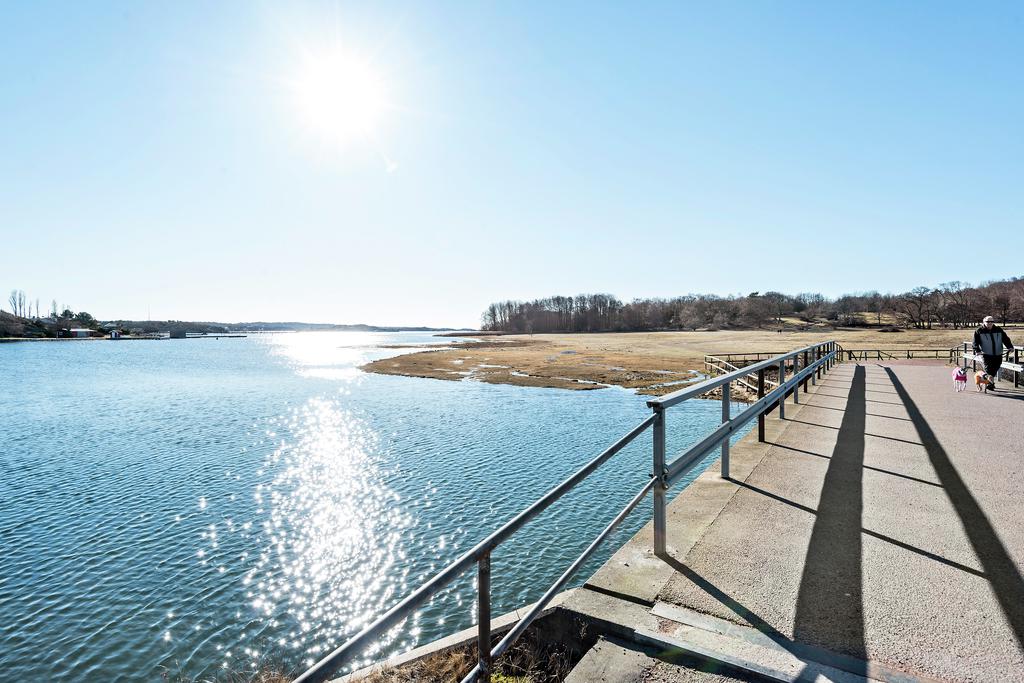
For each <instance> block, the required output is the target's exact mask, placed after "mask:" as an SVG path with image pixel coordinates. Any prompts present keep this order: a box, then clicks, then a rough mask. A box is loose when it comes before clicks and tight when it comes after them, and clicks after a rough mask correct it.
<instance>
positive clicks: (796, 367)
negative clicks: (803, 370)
mask: <svg viewBox="0 0 1024 683" xmlns="http://www.w3.org/2000/svg"><path fill="white" fill-rule="evenodd" d="M799 373H800V354H799V353H798V354H796V355H795V356H793V377H796V376H797V375H798V374H799ZM799 402H800V382H797V383H796V384H794V385H793V403H799Z"/></svg>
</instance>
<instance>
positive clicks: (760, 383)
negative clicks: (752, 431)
mask: <svg viewBox="0 0 1024 683" xmlns="http://www.w3.org/2000/svg"><path fill="white" fill-rule="evenodd" d="M757 398H758V399H762V398H764V368H761V369H760V370H758V371H757ZM757 440H758V441H762V442H763V441H764V411H763V410H762V411H761V414H760V415H758V416H757Z"/></svg>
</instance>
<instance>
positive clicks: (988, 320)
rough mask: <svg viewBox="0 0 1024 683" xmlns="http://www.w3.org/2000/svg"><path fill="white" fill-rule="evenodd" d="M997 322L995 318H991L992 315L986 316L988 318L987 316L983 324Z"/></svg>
mask: <svg viewBox="0 0 1024 683" xmlns="http://www.w3.org/2000/svg"><path fill="white" fill-rule="evenodd" d="M975 320H977V318H975ZM995 321H996V319H995V318H993V317H992V316H990V315H986V316H985V319H984V320H982V321H981V322H983V323H994V322H995Z"/></svg>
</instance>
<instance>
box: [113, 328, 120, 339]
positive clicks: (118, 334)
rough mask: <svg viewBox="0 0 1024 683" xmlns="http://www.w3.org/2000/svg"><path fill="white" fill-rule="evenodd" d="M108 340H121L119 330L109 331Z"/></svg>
mask: <svg viewBox="0 0 1024 683" xmlns="http://www.w3.org/2000/svg"><path fill="white" fill-rule="evenodd" d="M110 338H111V339H120V338H121V331H120V330H111V331H110Z"/></svg>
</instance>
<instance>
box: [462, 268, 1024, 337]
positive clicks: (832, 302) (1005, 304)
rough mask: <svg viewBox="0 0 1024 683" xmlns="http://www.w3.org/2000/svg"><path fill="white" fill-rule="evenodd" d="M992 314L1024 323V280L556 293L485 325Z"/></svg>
mask: <svg viewBox="0 0 1024 683" xmlns="http://www.w3.org/2000/svg"><path fill="white" fill-rule="evenodd" d="M986 315H991V316H993V317H995V318H996V320H998V321H999V322H1000V323H1006V322H1020V321H1021V320H1024V277H1015V278H1011V279H1008V280H998V281H991V282H985V283H982V284H980V285H978V286H977V287H972V286H971V285H969V284H968V283H966V282H958V281H954V282H944V283H942V284H940V285H939V286H938V287H935V288H929V287H915V288H914V289H912V290H910V291H909V292H904V293H902V294H880V293H878V292H865V293H859V294H844V295H843V296H840V297H838V298H835V299H829V298H827V297H825V296H822V295H821V294H813V293H806V292H805V293H801V294H792V295H791V294H783V293H781V292H764V293H761V292H751V293H750V294H748V295H746V296H728V297H722V296H716V295H713V294H687V295H685V296H677V297H674V298H671V299H635V300H633V301H631V302H630V303H623V302H621V301H619V300H618V299H617V298H615V297H614V296H612V295H611V294H580V295H578V296H551V297H548V298H546V299H537V300H535V301H502V302H499V303H493V304H491V305H490V306H488V307H487V310H486V311H484V313H483V315H482V316H481V324H482V327H483V329H485V330H492V331H499V332H518V333H526V334H531V333H534V332H639V331H653V330H697V329H709V330H713V329H728V328H733V329H736V328H761V327H772V326H781V325H782V324H783V322H784V319H789V321H790V322H792V319H794V318H795V319H796V320H797V321H799V322H803V323H806V324H807V325H811V324H820V323H821V322H826V323H830V324H832V325H835V326H843V327H856V326H876V325H877V326H884V325H890V326H899V327H908V328H927V329H931V328H932V327H933V326H940V327H952V328H954V329H958V328H963V327H972V326H974V325H977V324H978V323H979V322H980V321H981V319H982V318H983V317H985V316H986Z"/></svg>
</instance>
